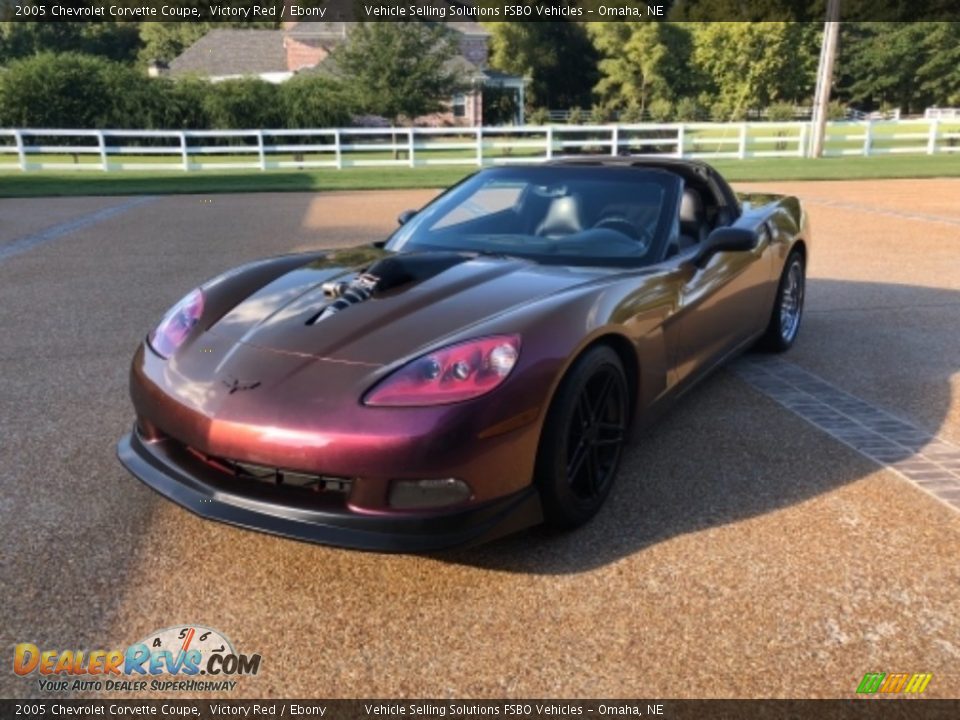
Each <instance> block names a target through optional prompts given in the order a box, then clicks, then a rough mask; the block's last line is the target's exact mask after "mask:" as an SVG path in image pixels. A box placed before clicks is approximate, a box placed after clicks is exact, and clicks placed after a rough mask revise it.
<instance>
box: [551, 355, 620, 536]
mask: <svg viewBox="0 0 960 720" xmlns="http://www.w3.org/2000/svg"><path fill="white" fill-rule="evenodd" d="M627 387H628V385H627V378H626V375H625V373H624V371H623V365H622V364H621V362H620V358H619V357H618V356H617V353H616V352H614V351H613V350H612V349H611V348H609V347H606V346H597V347H594V348H592V349H590V350H588V351H587V352H586V353H584V354H583V355H582V356H581V357H580V358H578V359H577V361H576V362H575V363H574V365H573V367H571V369H570V370H569V372H568V373H567V375H566V376H565V377H564V378H563V381H562V382H561V384H560V387H559V388H558V390H557V393H556V395H555V396H554V399H553V403H552V404H551V406H550V411H549V413H548V414H547V420H546V424H545V425H544V430H543V434H542V436H541V439H540V448H539V450H538V453H537V467H536V483H537V486H538V488H539V491H540V496H541V499H542V502H543V511H544V519H545V521H546V522H547V524H548V525H550V526H552V527H555V528H562V529H567V528H574V527H577V526H579V525H582V524H583V523H585V522H587V521H588V520H589V519H590V518H592V517H593V516H594V515H596V514H597V511H598V510H599V509H600V507H601V506H602V505H603V502H604V501H605V500H606V498H607V495H609V494H610V488H611V487H613V481H614V478H615V477H616V474H617V468H618V467H619V465H620V456H621V455H622V452H623V446H624V443H625V440H626V431H627V421H628V417H629V400H628V391H627Z"/></svg>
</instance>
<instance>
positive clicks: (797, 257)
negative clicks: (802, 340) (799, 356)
mask: <svg viewBox="0 0 960 720" xmlns="http://www.w3.org/2000/svg"><path fill="white" fill-rule="evenodd" d="M806 285H807V281H806V266H805V263H804V260H803V254H802V253H801V252H800V251H799V250H794V251H793V252H792V253H790V257H788V258H787V262H786V264H785V265H784V267H783V274H782V275H781V276H780V285H779V286H778V287H777V296H776V298H775V299H774V301H773V311H772V312H771V314H770V323H769V324H768V325H767V330H766V332H764V334H763V336H762V337H761V338H760V341H759V342H758V343H757V345H758V347H759V348H760V349H762V350H767V351H769V352H785V351H786V350H789V349H790V347H791V346H792V345H793V343H794V341H795V340H796V339H797V334H798V333H799V332H800V321H801V319H802V318H803V301H804V297H805V294H806Z"/></svg>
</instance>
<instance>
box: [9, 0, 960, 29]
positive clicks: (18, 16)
mask: <svg viewBox="0 0 960 720" xmlns="http://www.w3.org/2000/svg"><path fill="white" fill-rule="evenodd" d="M825 17H826V0H766V1H765V2H743V1H742V0H379V1H378V0H224V1H223V2H217V1H216V0H0V20H4V21H12V22H37V21H41V22H44V21H54V22H63V21H68V22H69V21H74V22H97V21H99V22H104V21H108V22H109V21H124V20H128V21H140V22H177V21H181V22H201V21H202V22H233V23H236V22H290V21H295V22H358V21H359V22H409V21H431V22H464V21H467V22H469V21H505V22H551V21H559V20H571V21H581V22H611V21H612V22H616V21H621V20H623V21H632V22H638V21H646V22H662V21H665V20H689V21H705V22H719V21H723V22H729V21H750V22H755V21H804V22H819V21H822V20H823V19H825ZM840 20H843V21H883V22H918V21H925V20H930V21H932V20H952V21H960V3H958V2H956V0H910V2H903V1H902V0H840Z"/></svg>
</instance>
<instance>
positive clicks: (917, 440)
mask: <svg viewBox="0 0 960 720" xmlns="http://www.w3.org/2000/svg"><path fill="white" fill-rule="evenodd" d="M732 370H733V372H734V374H735V375H737V377H739V378H740V379H741V380H744V381H745V382H746V383H747V384H749V385H751V386H752V387H754V388H756V389H757V390H759V391H760V392H762V393H763V394H764V395H766V396H767V397H769V398H771V399H773V400H774V401H775V402H777V403H779V404H780V405H782V406H783V407H785V408H787V409H788V410H790V411H791V412H793V413H795V414H796V415H799V416H800V417H801V418H803V419H804V420H806V421H807V422H809V423H810V424H811V425H814V426H815V427H817V428H819V429H820V430H823V431H824V432H826V433H827V434H828V435H830V436H831V437H832V438H834V439H835V440H839V441H840V442H842V443H844V444H845V445H848V446H849V447H851V448H853V449H854V450H856V451H857V452H859V453H860V454H861V455H864V456H866V457H868V458H870V459H871V460H873V461H875V462H877V463H880V464H881V465H883V466H884V467H885V468H888V469H889V470H892V471H893V472H895V473H897V474H898V475H900V476H901V477H904V478H906V479H907V480H909V481H910V482H911V483H913V484H914V485H916V486H917V487H919V488H920V489H921V490H924V491H925V492H927V493H929V494H930V495H932V496H933V497H935V498H937V499H938V500H940V501H942V502H944V503H945V504H947V505H948V506H949V507H951V508H953V509H954V510H957V511H960V446H958V445H955V444H954V443H952V442H950V441H948V440H945V439H944V438H942V437H939V436H936V435H933V434H931V433H929V432H927V431H926V430H923V429H921V428H919V427H917V426H916V425H914V424H912V423H910V422H909V421H907V420H904V419H903V418H900V417H897V416H896V415H893V414H891V413H889V412H887V411H886V410H881V409H880V408H878V407H876V406H874V405H871V404H870V403H868V402H866V401H865V400H862V399H861V398H858V397H857V396H855V395H851V394H850V393H848V392H846V391H844V390H841V389H840V388H838V387H836V386H835V385H832V384H830V383H829V382H827V381H826V380H824V379H823V378H821V377H819V376H817V375H814V374H813V373H812V372H809V371H807V370H804V369H803V368H801V367H799V366H797V365H794V364H793V363H790V362H787V361H786V360H783V359H781V358H777V357H763V356H754V355H748V356H745V357H743V358H741V359H740V360H739V361H737V362H736V363H735V364H734V365H733V366H732Z"/></svg>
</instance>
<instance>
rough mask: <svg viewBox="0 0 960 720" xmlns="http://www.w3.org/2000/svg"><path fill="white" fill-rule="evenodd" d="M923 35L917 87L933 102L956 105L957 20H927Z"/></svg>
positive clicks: (959, 88)
mask: <svg viewBox="0 0 960 720" xmlns="http://www.w3.org/2000/svg"><path fill="white" fill-rule="evenodd" d="M930 25H931V28H930V31H929V32H928V33H927V34H926V36H925V37H924V38H923V42H922V43H921V48H922V50H923V55H924V60H923V64H922V65H921V66H920V67H919V68H917V80H918V81H919V84H920V90H921V91H922V92H923V93H925V94H926V95H927V97H928V98H929V100H930V101H931V103H932V104H934V105H939V106H941V107H943V106H951V107H956V106H958V105H960V23H956V22H935V23H930Z"/></svg>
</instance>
